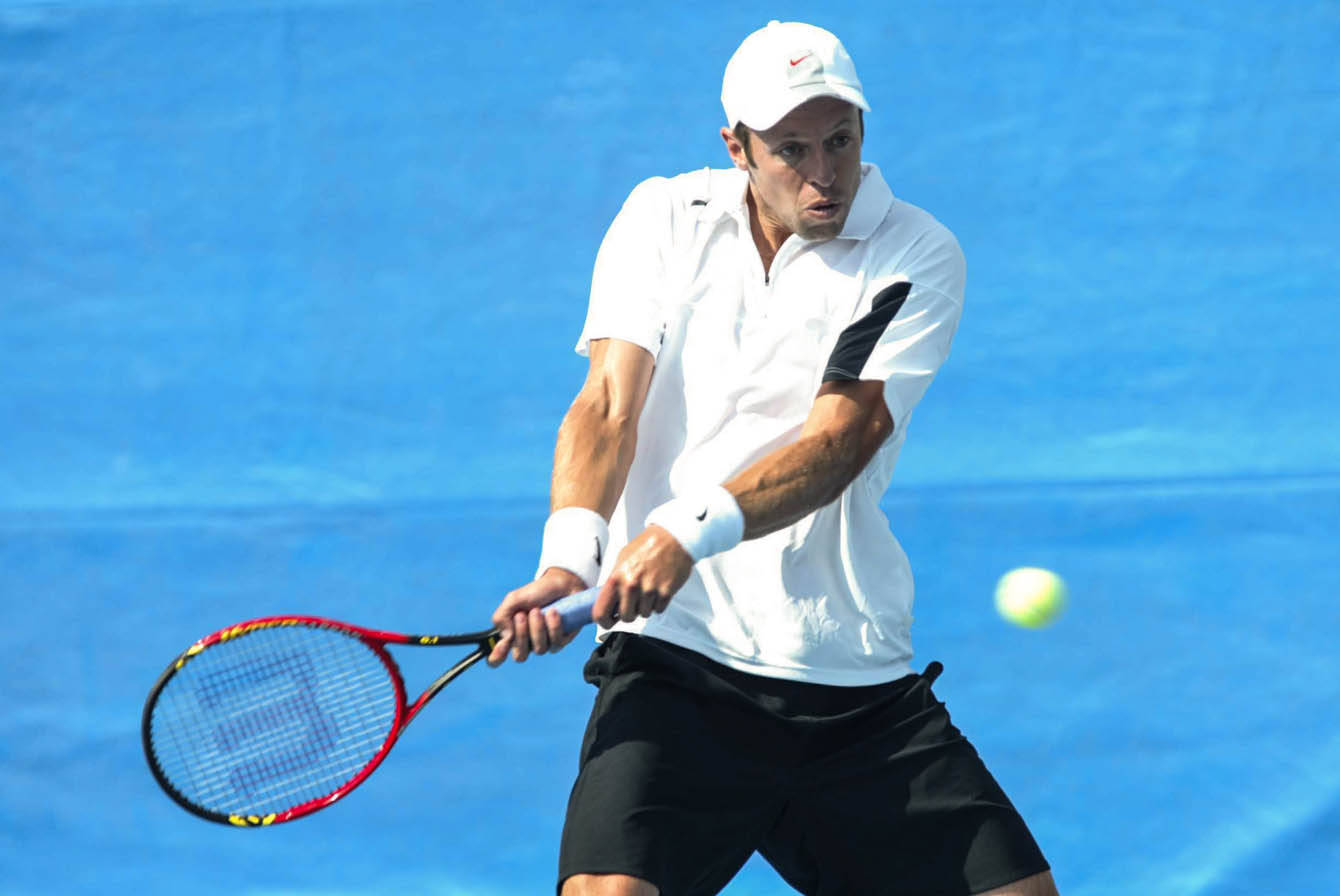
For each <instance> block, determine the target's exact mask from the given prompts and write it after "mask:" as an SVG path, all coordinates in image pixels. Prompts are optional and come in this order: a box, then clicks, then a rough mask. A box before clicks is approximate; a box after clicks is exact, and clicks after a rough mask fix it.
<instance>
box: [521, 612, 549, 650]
mask: <svg viewBox="0 0 1340 896" xmlns="http://www.w3.org/2000/svg"><path fill="white" fill-rule="evenodd" d="M526 625H527V627H528V628H529V631H530V650H531V653H548V652H549V628H548V626H546V625H545V622H544V613H542V612H540V610H539V609H534V610H531V611H530V612H529V613H527V614H526Z"/></svg>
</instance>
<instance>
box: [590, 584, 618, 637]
mask: <svg viewBox="0 0 1340 896" xmlns="http://www.w3.org/2000/svg"><path fill="white" fill-rule="evenodd" d="M618 610H619V592H618V589H617V588H616V587H615V582H614V579H612V578H611V579H608V580H606V582H605V585H604V587H602V588H601V589H600V594H599V595H597V596H596V602H595V603H594V604H592V605H591V618H592V619H594V620H595V621H596V622H598V623H600V624H601V625H603V626H605V627H606V628H609V627H610V626H611V625H613V624H614V622H615V620H616V619H618V618H619V617H618V615H617V614H618Z"/></svg>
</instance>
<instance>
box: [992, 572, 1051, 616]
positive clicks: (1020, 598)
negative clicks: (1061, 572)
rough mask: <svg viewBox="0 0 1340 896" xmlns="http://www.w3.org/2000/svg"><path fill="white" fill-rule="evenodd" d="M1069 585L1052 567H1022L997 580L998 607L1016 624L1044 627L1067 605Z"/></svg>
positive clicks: (1001, 612)
mask: <svg viewBox="0 0 1340 896" xmlns="http://www.w3.org/2000/svg"><path fill="white" fill-rule="evenodd" d="M1065 601H1066V587H1065V582H1064V581H1062V580H1061V577H1060V576H1058V575H1057V574H1056V573H1054V572H1052V571H1051V570H1050V569H1039V568H1037V567H1036V566H1021V567H1019V568H1018V569H1012V570H1010V571H1009V572H1007V573H1005V575H1003V576H1001V577H1000V581H999V582H997V583H996V609H997V610H999V611H1000V615H1002V616H1004V617H1005V618H1006V619H1008V620H1009V621H1010V622H1013V623H1014V624H1015V625H1022V626H1023V627H1024V628H1042V627H1043V626H1045V625H1050V624H1051V623H1052V622H1054V621H1055V620H1056V617H1057V616H1059V615H1060V614H1061V610H1063V609H1064V608H1065Z"/></svg>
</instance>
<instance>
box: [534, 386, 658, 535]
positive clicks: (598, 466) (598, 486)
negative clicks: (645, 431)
mask: <svg viewBox="0 0 1340 896" xmlns="http://www.w3.org/2000/svg"><path fill="white" fill-rule="evenodd" d="M636 450H637V422H636V420H634V419H632V418H629V417H628V416H626V415H623V416H620V415H618V414H617V413H615V412H614V411H613V409H612V408H611V406H610V405H609V403H608V402H605V401H602V400H601V399H600V398H599V397H596V398H593V397H592V396H590V395H588V394H587V393H586V392H583V393H582V394H580V395H578V396H577V400H576V401H574V402H573V404H572V407H571V408H570V409H569V410H568V413H567V416H566V417H564V418H563V425H562V426H560V427H559V430H558V441H557V444H556V445H555V447H554V474H553V482H552V483H551V487H550V509H552V510H557V509H558V508H560V507H573V506H576V507H587V508H590V509H592V510H594V511H596V512H597V513H599V514H600V515H601V516H603V517H605V519H609V518H610V516H611V514H613V513H614V506H615V505H616V504H617V503H618V501H619V495H620V494H622V493H623V487H624V484H625V482H626V481H627V479H628V470H629V468H630V467H631V466H632V464H633V455H634V454H635V452H636Z"/></svg>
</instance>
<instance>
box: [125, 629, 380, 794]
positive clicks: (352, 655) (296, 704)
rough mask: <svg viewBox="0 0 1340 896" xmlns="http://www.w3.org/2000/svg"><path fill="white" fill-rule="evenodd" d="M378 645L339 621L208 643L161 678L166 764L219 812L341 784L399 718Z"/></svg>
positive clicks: (162, 758)
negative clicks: (345, 630) (336, 626)
mask: <svg viewBox="0 0 1340 896" xmlns="http://www.w3.org/2000/svg"><path fill="white" fill-rule="evenodd" d="M396 706H397V701H396V685H395V682H394V681H393V679H392V677H391V673H390V671H389V670H388V669H387V666H386V664H385V663H384V662H383V661H382V658H381V656H380V655H379V654H378V653H377V652H376V651H375V650H373V649H372V648H371V647H369V646H368V645H367V644H365V643H364V642H363V641H361V640H359V639H358V638H355V637H352V636H350V635H347V634H344V633H341V632H339V631H337V630H333V629H327V628H320V627H316V626H304V625H292V626H282V627H274V628H263V629H258V630H256V631H253V632H249V633H247V634H244V635H240V636H237V637H234V638H232V639H229V640H227V641H222V642H219V643H217V644H214V645H211V646H210V647H208V648H206V649H205V650H203V651H202V652H200V653H199V654H197V655H196V656H195V657H194V658H192V659H191V660H189V661H188V662H187V663H186V664H185V665H184V666H183V667H182V668H181V669H180V670H178V672H177V674H176V675H174V676H173V677H172V678H171V679H169V680H168V682H167V684H166V686H165V687H164V688H163V691H162V692H161V693H160V694H159V696H158V700H157V702H156V703H155V705H154V708H153V711H152V714H151V720H150V738H151V743H152V747H153V752H154V755H155V757H156V758H157V760H158V764H159V767H160V768H161V770H162V771H163V773H164V776H165V777H166V778H167V779H168V781H170V782H171V784H172V786H173V787H175V788H176V789H177V790H178V791H179V792H180V793H181V794H182V796H184V797H185V798H186V799H187V800H189V801H191V802H193V803H195V804H197V805H198V806H200V807H202V808H204V809H207V810H210V811H214V812H221V813H223V814H226V815H268V814H271V813H277V812H283V811H286V810H288V809H291V808H294V807H295V806H299V805H302V804H304V803H308V802H311V801H313V800H319V799H321V798H323V797H327V796H330V795H332V794H333V793H335V792H336V791H338V790H339V789H340V788H341V787H342V786H343V785H345V784H346V783H348V782H349V781H350V780H351V779H352V778H353V777H354V776H356V775H357V774H358V773H359V772H360V771H361V770H362V769H363V768H364V767H366V766H367V764H368V763H369V762H371V761H372V760H373V759H374V758H375V757H376V756H377V754H378V753H380V752H381V751H382V749H383V747H384V746H385V744H386V741H387V739H388V737H390V735H391V733H392V729H393V726H394V724H395V718H396Z"/></svg>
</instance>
